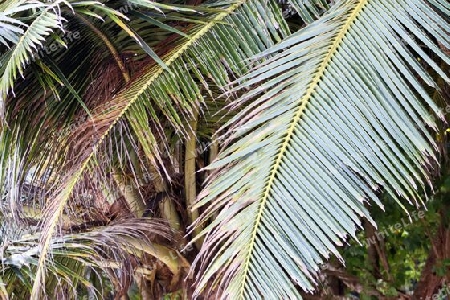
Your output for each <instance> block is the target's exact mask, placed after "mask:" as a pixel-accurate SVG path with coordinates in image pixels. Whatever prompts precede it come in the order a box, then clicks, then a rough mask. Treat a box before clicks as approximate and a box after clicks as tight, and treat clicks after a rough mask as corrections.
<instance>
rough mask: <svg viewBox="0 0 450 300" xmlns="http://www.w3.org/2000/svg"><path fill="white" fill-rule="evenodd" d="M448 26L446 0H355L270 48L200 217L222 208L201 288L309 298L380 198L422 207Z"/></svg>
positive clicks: (203, 260)
mask: <svg viewBox="0 0 450 300" xmlns="http://www.w3.org/2000/svg"><path fill="white" fill-rule="evenodd" d="M448 20H449V10H448V2H446V1H445V0H433V1H428V0H411V1H395V0H345V1H340V2H339V3H338V4H336V5H335V6H333V8H332V9H331V10H330V11H329V13H328V14H326V15H325V16H324V17H322V18H321V19H319V20H318V21H316V22H314V23H312V24H311V25H308V26H307V27H305V28H304V29H302V30H300V31H299V32H297V33H295V34H293V35H292V36H291V37H289V38H287V39H286V40H284V41H283V42H281V43H280V44H278V45H276V46H274V47H272V48H271V49H269V50H268V51H265V52H264V53H262V54H261V56H264V57H267V60H266V61H265V62H264V63H262V64H261V65H259V66H258V67H257V68H255V69H253V70H252V71H251V72H250V73H249V74H248V75H246V76H244V77H242V78H240V79H239V81H238V87H237V88H236V89H237V90H247V92H246V94H245V95H244V96H243V97H241V98H240V99H239V100H237V101H236V102H235V103H234V104H235V105H236V106H239V107H244V108H243V109H242V111H240V112H239V113H238V114H237V115H236V116H235V117H234V118H233V119H232V120H231V121H230V122H229V123H228V124H227V127H226V133H225V134H224V136H223V139H224V140H223V141H224V144H225V145H226V149H225V150H224V151H223V152H222V153H221V155H220V156H219V159H218V160H217V161H216V162H215V163H213V164H212V165H211V166H210V167H209V169H212V170H214V171H213V174H212V175H211V176H210V179H209V184H208V185H207V187H206V188H205V189H204V190H203V191H202V193H201V194H200V196H199V200H198V202H197V205H196V207H195V208H197V207H200V206H205V209H206V211H205V213H204V214H203V216H202V217H201V218H200V220H199V221H198V222H199V223H201V222H203V221H206V220H209V219H210V217H211V216H212V215H213V214H215V213H217V212H219V214H218V216H217V217H216V218H215V219H214V221H212V223H211V224H210V225H208V226H207V227H206V228H205V229H204V231H203V234H204V235H205V241H204V246H203V248H202V250H201V252H200V255H199V256H198V257H197V258H196V263H195V268H197V269H196V270H198V269H199V270H200V271H201V273H200V274H199V275H198V277H197V284H198V286H197V292H198V293H200V292H202V291H203V290H204V289H206V288H207V287H208V286H210V287H211V286H212V288H213V289H222V290H223V291H224V292H223V294H222V298H226V299H298V298H299V297H300V294H299V290H300V289H303V290H304V291H312V290H313V289H314V285H315V276H316V274H317V272H318V270H319V266H320V264H321V263H322V262H323V259H324V258H328V257H329V256H330V254H334V255H336V256H338V257H339V253H338V250H337V248H336V247H337V246H339V245H342V243H343V241H345V239H346V238H347V237H349V236H350V237H354V238H355V232H356V230H357V229H358V228H361V225H360V218H361V217H366V218H368V219H369V220H371V219H370V216H369V214H368V211H367V209H366V208H365V203H366V202H369V203H371V202H375V203H378V204H379V205H381V206H382V204H381V203H379V201H378V198H377V194H378V193H380V192H386V193H388V194H389V195H390V196H391V197H392V198H393V199H395V200H396V201H397V202H398V203H399V204H400V205H402V203H405V202H409V203H412V204H416V205H419V204H418V202H420V198H421V195H423V194H427V188H428V187H429V185H430V182H431V181H430V176H431V175H430V174H432V173H433V172H434V171H435V170H436V168H438V164H437V156H438V153H439V151H438V148H437V145H436V144H435V141H434V137H433V135H432V134H431V132H432V131H433V129H435V128H436V125H435V117H436V115H437V116H439V117H440V118H442V117H443V116H442V112H441V111H440V110H439V109H438V107H437V106H436V105H435V104H434V103H433V101H432V99H431V98H430V96H429V94H428V92H427V90H426V89H427V88H432V89H436V87H437V86H436V84H435V83H434V81H433V78H432V76H431V75H430V72H435V74H438V76H440V77H442V78H443V79H444V80H445V81H447V82H449V81H450V80H449V78H448V74H445V73H444V72H442V70H441V69H440V68H439V66H438V65H437V64H436V63H435V62H434V61H433V59H432V58H430V56H429V53H433V55H434V56H435V57H438V58H439V59H441V60H442V61H443V63H445V64H447V65H448V64H450V57H448V54H445V52H444V51H443V49H442V47H444V48H447V49H449V48H450V44H449V42H450V24H449V22H448ZM425 48H426V49H427V50H425ZM244 104H245V106H244ZM208 284H211V285H208Z"/></svg>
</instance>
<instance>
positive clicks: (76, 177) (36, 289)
mask: <svg viewBox="0 0 450 300" xmlns="http://www.w3.org/2000/svg"><path fill="white" fill-rule="evenodd" d="M246 1H247V0H241V1H239V2H237V3H235V4H233V5H232V6H230V7H229V8H228V9H227V10H225V11H224V12H222V13H220V14H218V15H217V16H216V17H215V18H213V19H212V20H211V22H209V23H208V24H207V25H206V26H205V27H203V28H202V29H201V30H199V31H198V32H197V33H196V34H194V35H193V36H192V37H191V38H190V39H189V40H188V41H187V42H186V43H185V44H184V45H183V46H182V47H180V48H179V49H178V50H177V51H175V52H174V53H173V54H172V55H170V57H169V58H168V59H167V61H165V62H164V63H165V64H166V66H170V65H171V64H172V63H173V62H174V61H175V60H176V59H177V58H178V57H180V56H181V55H182V54H183V53H184V52H185V51H186V50H187V49H188V48H189V47H190V46H191V45H192V44H193V43H195V42H196V41H198V40H199V39H200V38H201V37H202V36H204V35H205V34H206V33H207V32H209V30H211V28H212V27H213V26H215V25H216V24H217V23H218V22H220V21H222V20H223V19H224V18H226V17H227V16H229V15H230V14H231V13H233V12H234V11H235V10H236V9H238V8H239V7H240V6H241V5H242V4H243V3H245V2H246ZM163 72H164V69H163V68H162V67H160V66H159V69H158V70H157V71H156V72H155V73H154V74H153V75H152V76H151V77H150V78H149V79H148V80H147V83H146V84H145V85H143V87H142V88H141V89H139V91H138V92H137V93H135V94H134V97H133V98H132V99H131V100H130V102H128V104H127V105H126V106H125V107H124V108H123V110H122V111H121V112H120V114H119V115H118V116H117V118H115V119H114V121H113V122H112V123H111V125H110V126H109V127H108V129H107V130H106V131H105V133H104V134H103V135H102V136H101V137H100V139H99V140H98V142H97V144H96V145H95V146H94V147H93V149H92V152H91V153H90V154H89V155H88V156H87V158H86V159H85V161H84V162H83V163H82V164H81V167H80V169H79V170H78V171H77V172H75V173H74V175H72V179H71V181H69V182H70V184H69V186H68V188H66V189H64V190H63V192H64V191H66V195H65V196H64V197H63V199H62V200H61V201H60V202H59V203H58V206H57V209H56V210H55V213H54V214H53V215H52V217H51V219H50V226H49V227H48V230H47V234H46V236H45V239H44V240H43V247H42V252H41V255H40V257H39V262H38V267H37V272H36V277H35V280H34V283H33V289H32V292H31V299H38V298H39V289H40V283H41V278H43V271H44V268H43V266H44V263H45V260H46V257H47V253H48V247H49V246H50V240H51V238H52V236H53V234H54V233H55V230H56V224H57V221H58V219H59V215H60V214H61V212H62V211H63V209H64V207H65V205H66V203H67V200H68V199H69V197H70V195H71V194H72V191H73V188H74V187H75V184H76V183H77V182H78V180H79V179H80V177H81V175H82V174H83V173H84V170H85V169H86V167H87V166H88V164H89V162H90V160H91V159H92V158H93V157H94V153H95V152H96V150H97V149H98V147H99V146H100V145H101V144H102V143H103V140H104V139H105V137H106V136H107V135H108V134H109V132H110V131H111V130H112V128H113V127H114V125H115V124H116V123H117V122H118V120H119V119H121V118H122V116H123V115H124V114H125V113H126V112H127V110H128V109H129V108H130V106H131V105H133V104H134V103H135V102H136V100H137V99H138V97H139V95H141V94H142V93H143V92H144V91H145V90H146V89H147V88H148V87H149V86H150V85H151V84H152V83H153V82H154V81H155V80H156V79H157V78H158V77H159V76H160V75H161V74H162V73H163ZM138 81H139V79H138ZM129 89H130V88H129ZM129 89H126V90H125V91H124V92H123V93H122V94H120V95H119V96H118V98H120V97H121V96H123V95H124V94H126V92H127V91H128V90H129Z"/></svg>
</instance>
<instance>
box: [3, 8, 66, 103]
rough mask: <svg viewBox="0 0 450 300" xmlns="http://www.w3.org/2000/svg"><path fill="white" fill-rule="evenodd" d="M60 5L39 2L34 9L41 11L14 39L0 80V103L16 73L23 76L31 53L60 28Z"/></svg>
mask: <svg viewBox="0 0 450 300" xmlns="http://www.w3.org/2000/svg"><path fill="white" fill-rule="evenodd" d="M60 3H61V1H57V2H55V3H52V4H47V5H46V4H43V3H40V4H39V2H38V4H35V7H34V8H40V9H42V11H41V12H40V13H39V15H38V16H37V17H36V19H34V20H33V22H32V23H31V24H30V25H29V26H28V27H27V28H26V30H25V31H24V32H23V34H21V35H20V39H16V43H15V44H14V47H13V50H12V52H11V54H10V55H11V56H10V58H9V59H8V61H7V64H6V66H5V67H4V71H3V73H2V77H1V79H0V97H1V99H0V101H3V100H2V99H5V97H6V95H7V93H8V92H9V90H10V88H12V86H13V83H14V80H15V79H16V78H17V73H20V74H21V75H22V76H23V66H25V65H26V64H28V63H29V61H30V59H31V55H32V53H33V51H34V50H36V49H37V48H39V47H40V46H42V42H43V41H44V40H45V39H46V37H47V36H48V35H50V33H51V32H52V31H53V30H54V29H61V28H62V21H63V20H62V18H61V15H60V14H59V12H58V7H59V4H60Z"/></svg>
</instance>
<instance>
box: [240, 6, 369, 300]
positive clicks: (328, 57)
mask: <svg viewBox="0 0 450 300" xmlns="http://www.w3.org/2000/svg"><path fill="white" fill-rule="evenodd" d="M368 1H369V0H361V1H360V2H359V3H358V4H357V5H356V6H355V8H354V9H353V12H352V13H351V14H350V16H349V18H348V19H347V20H346V21H345V23H344V25H343V26H342V28H341V30H340V31H339V33H338V34H337V35H336V38H335V39H334V42H333V44H332V45H331V46H330V49H329V50H328V52H327V55H326V56H325V58H324V60H323V61H322V63H321V65H320V67H319V69H318V70H317V73H316V75H315V76H314V78H313V80H312V81H311V83H310V85H309V87H308V89H307V90H306V93H305V95H304V96H303V97H302V98H300V99H299V100H298V103H299V104H300V107H299V108H298V110H297V112H296V113H295V115H294V118H293V120H292V123H291V125H290V126H289V128H288V131H287V134H286V137H285V138H284V141H283V144H282V145H281V147H280V150H279V152H278V155H277V158H276V160H275V164H274V165H273V167H272V171H271V172H270V176H269V180H268V182H267V185H266V188H265V189H264V194H263V197H262V199H261V203H260V205H259V209H258V215H257V217H256V220H255V226H254V228H253V232H252V235H251V240H250V243H249V246H248V254H247V257H246V261H245V264H244V278H243V280H242V286H241V290H240V295H239V299H243V298H244V297H243V295H244V289H245V281H246V280H247V277H248V269H249V266H250V258H251V256H252V251H253V248H254V247H255V240H256V235H257V232H258V227H259V224H260V222H261V218H262V215H263V212H264V208H265V206H266V202H267V199H268V197H269V194H270V191H271V189H272V185H273V184H274V181H275V176H276V175H277V172H278V168H279V167H280V165H281V161H282V159H283V157H284V154H285V153H286V150H287V146H288V145H289V142H290V140H291V138H292V134H293V133H294V130H295V127H296V126H297V124H298V122H299V121H300V118H301V116H302V115H303V111H304V110H305V108H306V105H307V104H308V102H309V100H310V99H311V96H312V94H313V93H314V91H315V90H316V88H317V86H318V84H319V83H320V81H321V78H322V76H323V75H324V73H325V70H326V68H327V67H328V65H329V64H330V62H331V60H332V58H333V56H334V54H335V53H336V50H337V49H338V48H339V46H340V44H341V42H342V40H343V39H344V37H345V35H346V33H347V31H348V29H349V28H350V26H351V25H352V24H353V22H354V21H355V20H356V18H357V17H358V15H359V14H360V13H361V11H362V9H363V8H364V6H365V5H366V4H367V3H368Z"/></svg>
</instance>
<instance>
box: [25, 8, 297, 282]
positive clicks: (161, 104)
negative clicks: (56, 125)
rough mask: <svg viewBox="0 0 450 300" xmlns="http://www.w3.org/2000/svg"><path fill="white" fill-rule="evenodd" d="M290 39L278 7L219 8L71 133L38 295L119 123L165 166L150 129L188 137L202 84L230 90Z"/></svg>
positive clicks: (47, 232) (153, 159) (52, 200)
mask: <svg viewBox="0 0 450 300" xmlns="http://www.w3.org/2000/svg"><path fill="white" fill-rule="evenodd" d="M236 29H239V30H236ZM288 33H289V29H288V28H287V24H286V23H285V21H284V20H283V18H282V13H281V10H280V8H279V7H278V6H277V5H276V3H275V2H272V1H270V2H267V3H265V4H261V3H259V1H241V2H238V3H235V4H232V5H231V6H229V7H224V8H222V12H220V13H216V14H213V15H212V16H211V17H210V19H209V21H208V22H207V23H204V24H198V25H196V26H195V27H194V28H193V29H192V30H191V32H190V34H189V35H190V38H189V39H188V38H183V40H182V42H180V43H178V46H177V47H175V49H173V50H172V51H170V52H169V53H168V54H167V55H165V56H164V58H163V61H164V64H165V65H166V68H163V67H162V66H161V65H156V64H155V65H153V66H151V67H149V68H146V70H144V72H143V73H142V75H141V76H139V77H138V78H137V79H136V80H135V81H133V82H131V83H130V84H129V85H128V86H127V88H126V89H124V90H123V91H122V92H120V93H119V94H118V95H117V96H116V97H114V98H113V99H111V100H110V101H108V102H106V103H104V104H103V105H102V106H101V107H98V108H96V109H95V111H94V112H93V114H92V117H91V118H89V119H88V121H87V122H86V123H85V124H83V125H82V126H80V127H79V128H74V130H73V132H74V135H73V137H72V138H70V139H69V141H68V142H67V148H65V149H68V150H69V154H68V157H70V165H68V166H67V168H65V169H64V174H65V176H64V177H61V178H60V180H59V182H58V188H57V190H56V191H55V193H54V194H53V196H52V197H51V198H50V203H49V205H48V208H47V212H46V218H45V220H46V222H45V229H44V233H45V234H44V235H43V239H42V244H43V251H42V254H41V257H40V264H39V266H40V267H39V268H38V269H37V278H36V281H35V282H34V287H35V288H34V290H35V291H37V290H38V287H39V286H40V281H41V279H42V277H43V275H44V268H42V267H41V266H43V262H44V261H45V260H46V256H47V253H48V252H47V250H48V247H49V242H50V240H51V236H52V235H53V234H54V232H55V230H56V227H57V223H58V219H59V217H60V215H61V213H62V211H63V209H64V207H65V205H66V203H67V201H68V199H69V198H70V196H71V194H72V191H73V190H74V188H75V187H76V185H77V183H78V182H79V181H80V179H81V178H82V175H83V174H84V172H85V171H87V170H89V169H92V168H94V167H95V164H96V157H97V154H99V153H98V149H99V147H100V145H101V144H102V142H103V141H104V139H105V137H107V136H108V135H109V134H110V133H111V132H113V130H114V128H115V125H116V124H117V122H118V121H119V120H127V121H129V123H130V125H131V128H132V129H133V131H134V133H135V134H136V136H137V137H138V140H139V143H140V146H141V147H142V149H143V150H144V152H145V154H146V156H147V157H148V159H149V160H150V161H151V162H153V163H154V164H155V165H156V166H161V165H163V163H162V157H161V154H160V149H159V146H158V144H157V143H155V140H156V134H155V133H153V132H152V131H150V130H148V128H149V123H150V122H153V123H156V124H157V122H158V120H159V119H161V118H163V119H166V120H168V122H169V123H170V124H171V126H172V128H173V129H174V130H175V131H176V132H178V133H180V134H183V133H185V132H186V131H187V130H189V129H187V128H185V122H184V120H187V119H189V117H190V115H191V114H192V112H193V111H192V109H193V108H199V107H200V106H201V103H202V102H203V96H202V93H201V87H203V88H204V89H208V85H207V83H206V78H209V79H211V80H212V82H214V83H215V84H216V85H217V86H224V85H226V84H228V83H229V82H230V78H229V74H230V72H232V73H234V74H236V75H241V74H243V73H244V72H245V71H246V70H247V66H246V65H245V63H244V61H245V60H246V59H248V58H249V57H252V56H254V55H256V54H258V53H260V52H261V51H263V50H265V49H267V48H268V47H270V46H272V45H273V44H274V42H275V41H281V39H282V38H283V37H284V36H286V35H287V34H288ZM224 49H225V51H224ZM199 83H200V84H199ZM99 155H101V154H99Z"/></svg>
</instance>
